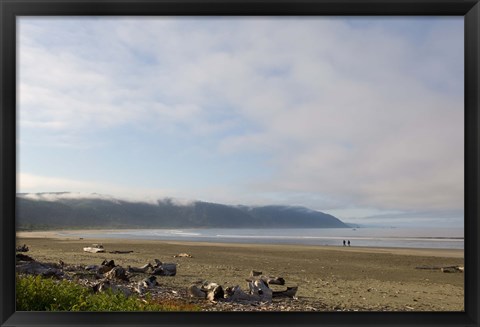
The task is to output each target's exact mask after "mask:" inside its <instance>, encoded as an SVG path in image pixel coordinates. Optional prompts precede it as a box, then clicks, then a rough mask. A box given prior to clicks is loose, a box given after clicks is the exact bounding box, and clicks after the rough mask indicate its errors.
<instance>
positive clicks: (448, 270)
mask: <svg viewBox="0 0 480 327" xmlns="http://www.w3.org/2000/svg"><path fill="white" fill-rule="evenodd" d="M415 269H425V270H440V271H441V272H445V273H454V272H463V271H464V267H461V266H419V267H415Z"/></svg>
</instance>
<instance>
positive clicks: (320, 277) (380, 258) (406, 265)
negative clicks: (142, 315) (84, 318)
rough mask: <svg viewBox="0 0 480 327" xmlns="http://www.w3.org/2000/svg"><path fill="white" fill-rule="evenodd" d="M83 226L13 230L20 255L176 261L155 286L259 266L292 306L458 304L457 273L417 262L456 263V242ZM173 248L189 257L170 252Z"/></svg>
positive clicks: (240, 275)
mask: <svg viewBox="0 0 480 327" xmlns="http://www.w3.org/2000/svg"><path fill="white" fill-rule="evenodd" d="M75 232H77V233H78V231H75ZM89 232H91V237H92V238H90V237H88V238H87V237H86V238H84V239H80V238H78V237H73V236H69V235H68V231H61V232H60V231H41V232H18V233H17V244H18V245H23V244H26V245H28V246H29V248H30V251H29V252H28V255H30V256H31V257H33V258H34V259H36V260H38V261H46V262H57V261H58V260H63V261H64V262H65V263H66V264H85V265H88V264H100V263H101V262H102V261H103V260H104V259H108V260H110V259H113V260H115V263H116V264H119V265H122V266H124V267H126V266H128V265H130V266H141V265H143V264H145V263H147V262H153V260H154V259H159V260H161V261H162V262H172V263H177V275H176V276H174V277H160V278H159V282H160V285H161V286H160V287H162V285H163V286H164V287H170V288H178V289H183V290H184V289H186V288H187V287H188V286H190V285H191V284H193V283H195V282H198V281H199V280H203V281H210V282H216V283H218V284H221V285H224V286H234V285H240V286H241V287H242V288H246V282H245V278H247V277H248V276H249V274H250V271H251V270H256V271H262V272H263V273H264V274H265V275H269V276H281V277H283V278H284V279H285V281H286V286H298V292H297V297H298V299H297V300H294V301H297V306H298V304H300V305H301V306H304V307H305V308H307V307H308V308H310V309H314V310H319V311H332V310H353V311H356V310H358V311H463V310H464V274H463V273H444V272H441V271H440V270H439V269H417V267H440V266H463V265H464V259H463V251H462V250H443V249H406V248H404V249H397V248H358V247H342V246H339V247H333V246H304V245H273V244H268V245H267V244H231V243H229V244H226V243H204V242H177V241H152V240H124V239H95V238H94V237H95V233H94V232H93V231H82V234H85V233H89ZM60 233H61V235H59V234H60ZM92 243H102V244H103V245H104V247H105V250H106V251H107V253H96V254H92V253H86V252H83V250H82V249H83V247H85V246H90V245H91V244H92ZM109 251H133V252H132V253H125V254H113V253H108V252H109ZM179 253H188V254H191V255H192V258H174V255H176V254H179ZM281 288H284V287H281Z"/></svg>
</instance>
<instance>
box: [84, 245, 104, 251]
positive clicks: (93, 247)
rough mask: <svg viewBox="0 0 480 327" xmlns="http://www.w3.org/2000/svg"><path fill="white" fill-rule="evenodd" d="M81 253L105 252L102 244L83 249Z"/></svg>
mask: <svg viewBox="0 0 480 327" xmlns="http://www.w3.org/2000/svg"><path fill="white" fill-rule="evenodd" d="M83 251H85V252H90V253H103V252H105V249H104V248H103V245H102V244H92V246H87V247H84V248H83Z"/></svg>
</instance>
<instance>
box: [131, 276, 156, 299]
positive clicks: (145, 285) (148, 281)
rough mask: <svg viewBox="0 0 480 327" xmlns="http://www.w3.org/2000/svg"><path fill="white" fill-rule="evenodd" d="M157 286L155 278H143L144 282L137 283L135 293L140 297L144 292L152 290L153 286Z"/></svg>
mask: <svg viewBox="0 0 480 327" xmlns="http://www.w3.org/2000/svg"><path fill="white" fill-rule="evenodd" d="M156 285H158V283H157V277H155V276H150V277H148V278H145V279H144V280H142V281H140V282H138V283H137V288H136V291H137V292H138V293H139V294H140V295H142V294H143V293H144V292H145V290H147V289H149V288H152V287H154V286H156Z"/></svg>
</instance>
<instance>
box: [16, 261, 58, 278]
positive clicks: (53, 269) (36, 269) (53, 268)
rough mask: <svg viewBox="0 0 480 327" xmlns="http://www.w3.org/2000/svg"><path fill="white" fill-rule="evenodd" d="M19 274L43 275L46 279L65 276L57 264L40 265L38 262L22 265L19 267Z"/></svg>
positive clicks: (17, 268)
mask: <svg viewBox="0 0 480 327" xmlns="http://www.w3.org/2000/svg"><path fill="white" fill-rule="evenodd" d="M16 270H17V272H19V273H23V274H30V275H41V276H44V277H57V278H61V277H63V276H64V273H63V271H62V269H60V268H59V267H58V265H55V264H47V263H40V262H37V261H29V262H26V263H24V264H21V265H17V267H16Z"/></svg>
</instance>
